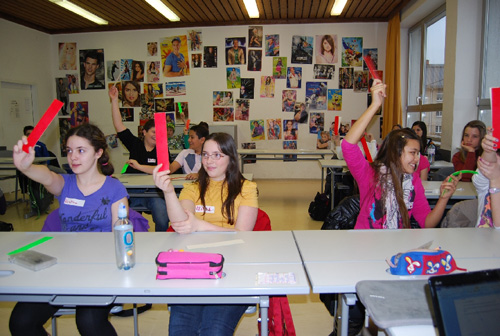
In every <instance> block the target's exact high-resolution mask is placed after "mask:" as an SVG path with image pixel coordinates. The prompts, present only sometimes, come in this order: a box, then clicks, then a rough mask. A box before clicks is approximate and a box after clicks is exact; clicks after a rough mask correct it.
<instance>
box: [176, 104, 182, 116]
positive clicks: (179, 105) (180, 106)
mask: <svg viewBox="0 0 500 336" xmlns="http://www.w3.org/2000/svg"><path fill="white" fill-rule="evenodd" d="M177 106H178V107H179V113H180V114H182V105H181V103H177Z"/></svg>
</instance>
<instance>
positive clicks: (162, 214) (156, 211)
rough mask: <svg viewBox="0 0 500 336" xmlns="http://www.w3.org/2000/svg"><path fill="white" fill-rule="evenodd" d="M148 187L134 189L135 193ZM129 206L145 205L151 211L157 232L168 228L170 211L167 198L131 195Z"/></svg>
mask: <svg viewBox="0 0 500 336" xmlns="http://www.w3.org/2000/svg"><path fill="white" fill-rule="evenodd" d="M146 190H147V189H134V193H136V194H138V193H143V192H145V191H146ZM129 206H130V207H131V208H132V209H133V208H135V207H144V208H147V209H148V210H149V211H151V215H152V216H153V222H155V231H156V232H165V231H167V229H168V213H167V205H166V204H165V199H163V198H161V197H130V199H129Z"/></svg>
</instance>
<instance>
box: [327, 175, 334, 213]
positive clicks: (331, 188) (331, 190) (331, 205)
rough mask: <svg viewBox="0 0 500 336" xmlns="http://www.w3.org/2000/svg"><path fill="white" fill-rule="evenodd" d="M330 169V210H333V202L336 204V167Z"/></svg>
mask: <svg viewBox="0 0 500 336" xmlns="http://www.w3.org/2000/svg"><path fill="white" fill-rule="evenodd" d="M328 169H329V170H330V181H331V182H330V192H331V195H332V196H331V199H330V210H333V204H335V169H333V168H328Z"/></svg>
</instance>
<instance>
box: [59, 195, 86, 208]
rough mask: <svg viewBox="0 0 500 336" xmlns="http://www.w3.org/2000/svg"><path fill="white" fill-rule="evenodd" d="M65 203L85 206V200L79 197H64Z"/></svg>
mask: <svg viewBox="0 0 500 336" xmlns="http://www.w3.org/2000/svg"><path fill="white" fill-rule="evenodd" d="M64 204H66V205H74V206H78V207H83V206H84V205H85V200H79V199H76V198H69V197H66V198H65V199H64Z"/></svg>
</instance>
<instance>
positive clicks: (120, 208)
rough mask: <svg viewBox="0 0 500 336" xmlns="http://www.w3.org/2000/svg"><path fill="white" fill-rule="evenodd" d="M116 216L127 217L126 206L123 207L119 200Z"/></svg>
mask: <svg viewBox="0 0 500 336" xmlns="http://www.w3.org/2000/svg"><path fill="white" fill-rule="evenodd" d="M118 218H127V208H126V207H125V204H123V203H121V202H120V205H119V206H118Z"/></svg>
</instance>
